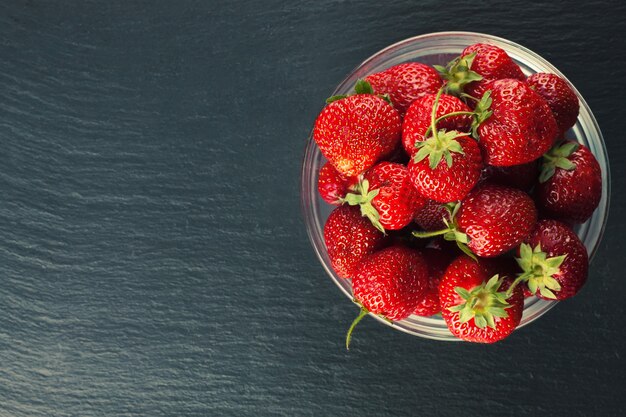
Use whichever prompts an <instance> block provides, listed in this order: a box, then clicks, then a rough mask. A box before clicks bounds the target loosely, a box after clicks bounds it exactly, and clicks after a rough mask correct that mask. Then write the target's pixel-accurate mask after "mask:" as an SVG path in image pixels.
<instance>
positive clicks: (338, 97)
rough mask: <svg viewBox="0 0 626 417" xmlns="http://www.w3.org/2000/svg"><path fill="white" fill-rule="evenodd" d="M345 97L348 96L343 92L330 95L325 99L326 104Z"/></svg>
mask: <svg viewBox="0 0 626 417" xmlns="http://www.w3.org/2000/svg"><path fill="white" fill-rule="evenodd" d="M346 97H348V96H347V95H345V94H339V95H336V96H330V97H328V98H327V99H326V104H330V103H332V102H333V101H337V100H341V99H344V98H346Z"/></svg>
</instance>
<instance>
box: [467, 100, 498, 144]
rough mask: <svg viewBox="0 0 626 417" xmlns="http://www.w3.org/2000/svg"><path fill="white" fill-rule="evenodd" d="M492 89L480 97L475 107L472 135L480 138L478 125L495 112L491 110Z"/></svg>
mask: <svg viewBox="0 0 626 417" xmlns="http://www.w3.org/2000/svg"><path fill="white" fill-rule="evenodd" d="M491 102H492V99H491V90H488V91H485V94H483V96H482V97H481V98H480V100H479V101H478V103H477V104H476V107H475V108H474V115H473V116H474V120H473V121H472V137H473V138H474V139H476V140H479V139H480V137H479V136H478V127H479V126H480V124H481V123H483V122H484V121H485V120H487V119H489V118H490V117H491V115H492V114H493V111H491Z"/></svg>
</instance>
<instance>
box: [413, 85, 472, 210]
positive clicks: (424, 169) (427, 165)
mask: <svg viewBox="0 0 626 417" xmlns="http://www.w3.org/2000/svg"><path fill="white" fill-rule="evenodd" d="M441 94H442V90H439V92H438V93H437V96H436V97H435V99H434V102H433V108H432V109H431V124H430V129H429V130H428V131H427V132H425V133H426V135H428V134H429V133H430V135H429V136H427V137H428V138H427V139H426V140H424V141H419V142H416V146H417V147H418V148H419V150H418V151H417V153H416V154H415V156H414V157H413V159H412V160H411V161H409V176H410V177H411V181H412V182H413V185H414V186H415V188H416V189H417V191H418V192H419V193H420V194H421V195H423V196H424V197H427V198H429V199H431V200H435V201H438V202H441V203H447V202H450V201H456V200H460V199H462V198H463V197H464V196H465V195H466V194H467V193H468V192H469V191H470V190H471V189H472V188H473V187H474V185H475V184H476V182H478V178H479V177H480V170H481V169H482V157H481V154H480V149H479V147H478V144H477V143H476V142H475V141H474V140H473V139H471V138H469V137H468V135H469V134H467V133H461V132H458V131H456V130H451V131H446V130H443V129H442V130H438V126H437V116H436V115H437V109H438V105H439V98H440V97H441ZM427 157H428V159H426V158H427Z"/></svg>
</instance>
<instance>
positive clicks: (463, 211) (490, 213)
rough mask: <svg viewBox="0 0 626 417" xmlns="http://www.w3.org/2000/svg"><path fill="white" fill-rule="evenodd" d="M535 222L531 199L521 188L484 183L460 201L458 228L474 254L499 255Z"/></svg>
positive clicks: (516, 243)
mask: <svg viewBox="0 0 626 417" xmlns="http://www.w3.org/2000/svg"><path fill="white" fill-rule="evenodd" d="M536 222H537V210H536V209H535V204H534V203H533V200H532V199H531V198H530V197H529V196H528V194H526V193H525V192H523V191H520V190H517V189H515V188H509V187H503V186H501V185H492V184H487V185H484V186H482V187H480V188H478V189H476V190H474V191H472V192H471V193H470V194H469V195H468V196H467V197H466V198H465V199H464V200H463V201H462V202H461V208H460V210H459V214H458V228H459V231H460V232H462V233H465V234H466V235H467V237H468V238H469V242H468V243H467V246H468V247H469V248H470V249H471V250H472V252H474V253H475V254H476V255H478V256H484V257H487V258H489V257H493V256H498V255H501V254H503V253H505V252H507V251H509V250H511V249H513V248H515V247H516V246H518V245H519V244H520V243H521V242H522V241H523V240H524V239H526V238H527V237H528V235H529V234H530V232H531V231H532V230H533V227H534V226H535V223H536Z"/></svg>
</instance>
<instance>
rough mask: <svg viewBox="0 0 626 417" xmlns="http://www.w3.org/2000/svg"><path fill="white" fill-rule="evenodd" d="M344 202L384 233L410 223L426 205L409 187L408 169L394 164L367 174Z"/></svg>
mask: <svg viewBox="0 0 626 417" xmlns="http://www.w3.org/2000/svg"><path fill="white" fill-rule="evenodd" d="M343 201H345V202H347V203H348V204H350V205H352V206H356V205H359V206H360V207H361V214H362V215H363V216H365V217H367V218H368V219H370V221H371V222H372V224H373V225H374V226H375V227H376V228H377V229H378V230H380V231H381V232H383V233H384V232H385V229H387V230H399V229H402V228H403V227H404V226H406V225H408V224H409V223H411V221H412V220H413V214H414V213H415V211H417V210H418V209H419V208H420V207H423V206H424V204H426V199H425V198H424V197H422V196H421V195H420V194H419V193H418V192H417V191H416V190H415V188H414V187H413V184H411V180H410V179H409V174H408V171H407V168H406V167H405V166H404V165H401V164H396V163H393V162H381V163H379V164H377V165H375V166H374V167H373V168H372V169H370V170H368V171H367V172H366V173H365V178H364V179H363V181H361V182H359V183H358V184H357V185H356V186H355V187H354V193H348V194H347V195H346V197H345V199H344V200H343Z"/></svg>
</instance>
